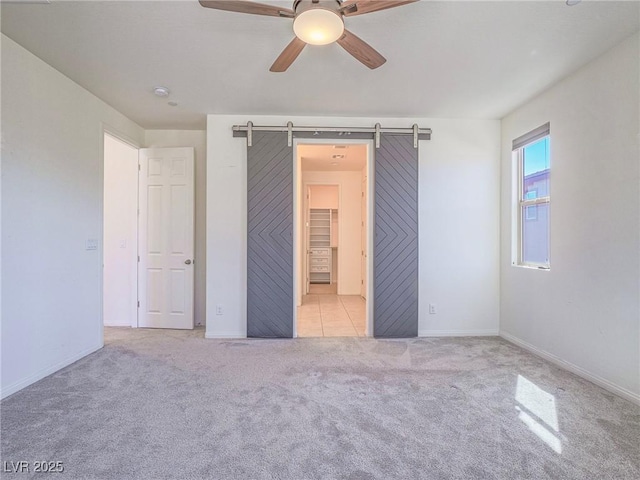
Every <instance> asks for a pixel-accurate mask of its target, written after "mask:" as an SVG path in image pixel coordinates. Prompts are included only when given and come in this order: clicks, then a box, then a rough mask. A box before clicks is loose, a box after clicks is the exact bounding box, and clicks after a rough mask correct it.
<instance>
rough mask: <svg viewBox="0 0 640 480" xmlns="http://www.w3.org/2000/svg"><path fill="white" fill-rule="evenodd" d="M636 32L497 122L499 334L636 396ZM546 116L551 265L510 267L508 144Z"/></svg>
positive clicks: (639, 360) (639, 246)
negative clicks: (499, 129) (499, 137)
mask: <svg viewBox="0 0 640 480" xmlns="http://www.w3.org/2000/svg"><path fill="white" fill-rule="evenodd" d="M639 40H640V39H639V38H638V35H635V36H634V37H632V38H630V39H628V40H627V41H625V42H623V43H622V44H620V45H619V46H618V47H616V48H614V49H613V50H611V51H609V52H608V53H606V54H605V55H603V56H602V57H600V58H598V59H596V60H595V61H593V62H591V63H590V64H588V65H586V66H585V67H583V68H582V69H580V70H579V71H577V72H576V73H574V74H573V75H571V76H570V77H568V78H566V79H565V80H563V81H562V82H560V83H559V84H557V85H555V86H553V87H551V88H550V89H549V90H547V91H546V92H544V93H543V94H541V95H540V96H538V97H537V98H535V99H534V100H532V101H530V102H529V103H527V104H526V105H524V106H522V107H520V108H518V109H517V110H516V111H514V112H513V113H511V114H510V115H508V116H507V117H505V118H504V119H503V121H502V234H501V235H502V236H501V240H502V245H503V248H502V255H501V291H502V295H501V323H500V331H501V334H502V335H503V336H505V337H506V338H508V339H510V340H513V341H515V342H516V343H519V344H521V345H523V346H525V347H528V348H530V349H532V350H534V351H536V352H538V353H539V354H542V355H544V356H546V357H547V358H550V359H552V360H554V361H556V362H558V363H560V364H562V365H564V366H565V367H568V368H569V369H571V370H573V371H574V372H576V373H578V374H581V375H583V376H585V377H587V378H589V379H591V380H592V381H595V382H596V383H599V384H601V385H603V386H605V387H607V388H609V389H611V390H613V391H615V392H617V393H619V394H621V395H623V396H626V397H627V398H630V399H632V400H634V399H635V401H638V402H640V370H639V367H640V353H639V350H640V330H639V323H640V307H639V301H640V298H639V293H638V292H639V287H640V285H639V282H640V231H639V230H640V229H639V221H640V202H639V197H640V178H639V165H638V163H639V158H640V150H639V147H638V138H639V132H640V124H639V105H640V97H639V90H640V84H639V67H638V63H639V60H638V58H639V56H640V52H639V47H638V45H639ZM546 122H550V123H551V185H550V191H551V213H550V218H551V226H550V228H551V230H550V237H551V246H550V248H551V250H550V260H551V270H550V271H548V272H546V271H538V270H531V269H524V268H521V267H514V266H511V252H510V246H511V227H512V225H511V175H512V173H511V172H512V169H511V168H512V165H511V141H512V139H514V138H516V137H518V136H520V135H522V134H523V133H526V132H528V131H530V130H532V129H534V128H536V127H538V126H540V125H542V124H543V123H546Z"/></svg>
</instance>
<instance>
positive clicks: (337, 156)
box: [331, 155, 344, 158]
mask: <svg viewBox="0 0 640 480" xmlns="http://www.w3.org/2000/svg"><path fill="white" fill-rule="evenodd" d="M331 158H344V155H332V156H331Z"/></svg>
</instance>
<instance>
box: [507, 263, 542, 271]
mask: <svg viewBox="0 0 640 480" xmlns="http://www.w3.org/2000/svg"><path fill="white" fill-rule="evenodd" d="M511 266H513V267H519V268H526V269H528V270H542V271H545V272H548V271H550V270H551V267H547V266H544V265H526V264H522V263H512V264H511Z"/></svg>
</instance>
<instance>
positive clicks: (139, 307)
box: [138, 300, 140, 308]
mask: <svg viewBox="0 0 640 480" xmlns="http://www.w3.org/2000/svg"><path fill="white" fill-rule="evenodd" d="M138 308H140V300H138Z"/></svg>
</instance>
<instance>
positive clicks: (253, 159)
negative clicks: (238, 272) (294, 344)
mask: <svg viewBox="0 0 640 480" xmlns="http://www.w3.org/2000/svg"><path fill="white" fill-rule="evenodd" d="M252 143H253V146H251V147H247V148H248V150H247V163H248V165H247V194H248V197H247V235H248V238H247V336H249V337H293V151H292V148H291V147H288V146H287V134H286V133H274V132H254V133H253V142H252Z"/></svg>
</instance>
